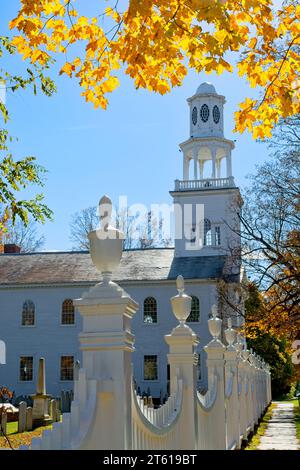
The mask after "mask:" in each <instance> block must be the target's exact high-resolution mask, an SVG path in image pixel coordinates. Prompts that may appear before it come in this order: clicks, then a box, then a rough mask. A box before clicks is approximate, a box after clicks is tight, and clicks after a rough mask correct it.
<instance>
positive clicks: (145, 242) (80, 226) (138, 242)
mask: <svg viewBox="0 0 300 470" xmlns="http://www.w3.org/2000/svg"><path fill="white" fill-rule="evenodd" d="M113 223H114V225H115V226H116V228H118V229H120V230H122V232H124V236H125V240H124V248H125V249H130V248H155V247H168V246H171V244H172V240H171V238H166V237H164V234H163V220H159V221H157V219H156V218H155V217H154V216H153V215H152V214H151V212H148V213H147V214H145V215H144V216H141V217H139V215H138V214H130V213H129V211H128V209H127V208H124V209H122V210H119V209H117V210H116V212H115V216H114V221H113ZM98 224H99V217H98V215H97V208H96V207H88V208H86V209H83V210H81V211H79V212H76V213H75V214H73V215H72V216H71V223H70V239H71V241H72V242H73V244H74V245H73V249H76V250H89V240H88V233H89V232H90V231H91V230H95V229H96V228H97V226H98Z"/></svg>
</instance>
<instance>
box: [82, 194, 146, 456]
mask: <svg viewBox="0 0 300 470" xmlns="http://www.w3.org/2000/svg"><path fill="white" fill-rule="evenodd" d="M111 211H112V203H111V201H110V199H109V198H108V197H107V196H104V197H103V198H102V199H101V200H100V204H99V214H100V224H101V228H100V229H97V230H94V231H92V232H90V233H89V239H90V253H91V257H92V261H93V263H94V265H95V266H96V268H97V269H98V270H99V271H100V272H101V273H102V277H103V281H102V282H101V283H99V284H96V285H95V286H94V287H92V288H91V289H90V290H89V291H88V292H86V293H85V294H84V295H83V296H82V298H81V299H77V300H75V301H74V305H75V306H76V307H78V309H79V312H80V314H81V315H82V318H83V331H82V333H80V335H79V341H80V348H81V350H82V356H83V369H84V370H85V373H86V377H87V379H88V380H94V381H96V382H97V399H96V400H97V401H96V407H95V410H94V419H93V423H92V425H91V429H90V430H89V432H88V437H87V438H86V439H85V441H84V442H83V443H82V445H81V447H80V448H81V449H112V450H114V449H120V450H121V449H123V450H124V449H131V446H132V440H131V432H132V430H131V381H132V379H131V353H132V352H133V351H134V347H133V343H134V335H133V334H132V333H131V320H132V317H133V315H134V314H135V312H136V311H137V309H138V304H137V303H136V302H135V301H134V300H132V299H131V297H130V296H129V295H128V294H127V293H126V292H125V291H124V290H123V289H122V288H121V287H120V286H119V285H118V284H116V283H114V282H112V280H111V279H112V272H113V271H115V269H116V268H117V267H118V265H119V263H120V259H121V256H122V245H123V234H122V232H119V231H118V230H117V229H114V228H112V227H111V225H110V216H111Z"/></svg>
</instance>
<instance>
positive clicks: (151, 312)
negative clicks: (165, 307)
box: [144, 297, 157, 323]
mask: <svg viewBox="0 0 300 470" xmlns="http://www.w3.org/2000/svg"><path fill="white" fill-rule="evenodd" d="M144 323H157V302H156V299H155V298H154V297H147V298H146V299H145V300H144Z"/></svg>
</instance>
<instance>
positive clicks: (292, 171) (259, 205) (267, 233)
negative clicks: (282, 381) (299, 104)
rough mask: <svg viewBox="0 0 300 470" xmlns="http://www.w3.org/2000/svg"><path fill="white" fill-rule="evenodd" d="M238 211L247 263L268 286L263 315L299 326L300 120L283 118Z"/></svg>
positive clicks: (283, 325)
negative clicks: (239, 211)
mask: <svg viewBox="0 0 300 470" xmlns="http://www.w3.org/2000/svg"><path fill="white" fill-rule="evenodd" d="M271 148H272V150H273V152H274V154H273V157H272V159H271V160H268V161H267V162H265V163H263V164H262V165H260V166H259V167H258V168H257V171H256V173H255V174H254V175H253V176H251V178H250V187H249V188H248V190H247V191H246V192H245V194H244V195H243V197H244V200H245V204H244V207H243V211H242V212H241V213H240V214H239V217H240V221H241V230H240V235H241V239H242V242H243V254H244V263H245V265H246V269H247V271H248V274H249V275H251V276H252V278H253V279H255V280H256V282H257V283H258V285H259V287H260V290H261V291H263V292H264V297H265V300H266V306H267V312H268V315H266V316H265V321H266V322H269V324H270V326H272V325H273V327H274V326H275V324H276V325H277V328H278V330H280V329H281V330H282V331H283V333H284V334H285V332H291V331H292V330H294V331H295V332H296V331H297V330H298V331H299V330H300V198H299V194H300V120H299V117H295V118H292V119H288V120H282V121H281V122H280V124H279V126H278V127H277V128H276V130H275V135H274V139H273V140H272V141H271Z"/></svg>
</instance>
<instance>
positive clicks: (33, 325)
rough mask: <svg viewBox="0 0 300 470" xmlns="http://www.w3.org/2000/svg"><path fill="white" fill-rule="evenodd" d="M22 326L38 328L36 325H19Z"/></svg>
mask: <svg viewBox="0 0 300 470" xmlns="http://www.w3.org/2000/svg"><path fill="white" fill-rule="evenodd" d="M19 327H20V328H36V325H19Z"/></svg>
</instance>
